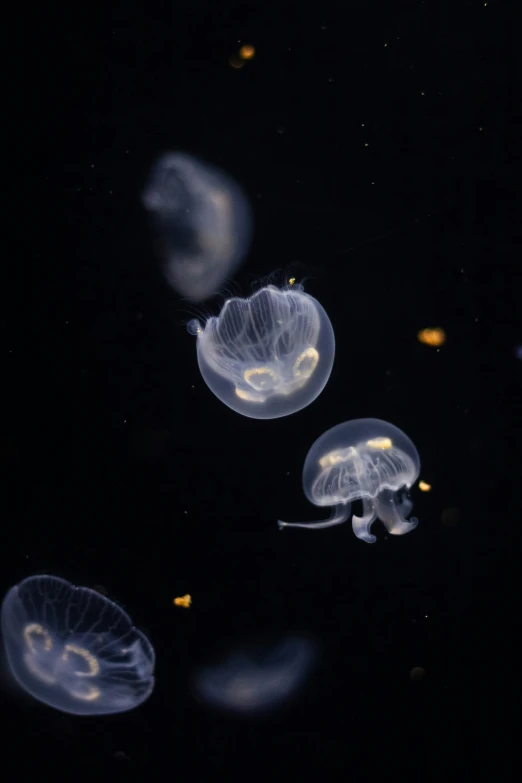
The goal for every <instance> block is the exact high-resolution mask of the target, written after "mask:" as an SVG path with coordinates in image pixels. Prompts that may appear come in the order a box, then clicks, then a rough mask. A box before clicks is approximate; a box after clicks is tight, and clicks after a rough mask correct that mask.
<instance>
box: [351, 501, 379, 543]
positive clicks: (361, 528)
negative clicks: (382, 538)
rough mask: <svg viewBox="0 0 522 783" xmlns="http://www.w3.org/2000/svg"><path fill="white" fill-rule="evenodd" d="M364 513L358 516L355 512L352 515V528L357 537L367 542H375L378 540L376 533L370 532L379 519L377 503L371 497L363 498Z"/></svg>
mask: <svg viewBox="0 0 522 783" xmlns="http://www.w3.org/2000/svg"><path fill="white" fill-rule="evenodd" d="M362 505H363V515H362V517H357V516H355V514H354V515H353V517H352V529H353V532H354V533H355V535H356V536H357V538H360V539H361V541H366V543H367V544H375V541H376V540H377V539H376V538H375V536H374V535H372V534H371V533H370V528H371V526H372V525H373V523H374V522H375V520H376V519H377V512H376V510H375V504H374V502H373V500H372V499H371V498H363V499H362Z"/></svg>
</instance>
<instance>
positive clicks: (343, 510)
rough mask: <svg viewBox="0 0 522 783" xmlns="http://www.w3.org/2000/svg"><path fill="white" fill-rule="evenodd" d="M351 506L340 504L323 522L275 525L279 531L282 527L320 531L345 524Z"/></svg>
mask: <svg viewBox="0 0 522 783" xmlns="http://www.w3.org/2000/svg"><path fill="white" fill-rule="evenodd" d="M350 510H351V504H350V503H340V504H339V505H338V506H335V507H334V508H333V509H332V513H331V514H330V518H329V519H325V520H324V522H281V520H278V522H277V524H278V526H279V530H282V529H283V528H284V527H307V528H310V529H311V530H322V529H323V528H325V527H333V526H334V525H340V524H341V523H342V522H346V520H347V519H348V517H349V516H350Z"/></svg>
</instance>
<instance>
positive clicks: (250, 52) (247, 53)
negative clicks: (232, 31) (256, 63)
mask: <svg viewBox="0 0 522 783" xmlns="http://www.w3.org/2000/svg"><path fill="white" fill-rule="evenodd" d="M255 53H256V48H255V46H252V44H245V45H244V46H242V47H241V49H240V50H239V56H240V57H241V59H242V60H253V59H254V55H255Z"/></svg>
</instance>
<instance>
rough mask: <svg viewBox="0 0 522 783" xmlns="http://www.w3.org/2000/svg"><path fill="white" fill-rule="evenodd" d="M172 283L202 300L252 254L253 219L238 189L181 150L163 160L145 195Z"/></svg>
mask: <svg viewBox="0 0 522 783" xmlns="http://www.w3.org/2000/svg"><path fill="white" fill-rule="evenodd" d="M143 204H144V206H145V208H146V209H147V210H148V211H149V212H150V213H151V216H152V219H153V224H154V228H155V230H156V235H157V240H158V247H159V252H160V254H161V256H162V258H163V260H164V262H165V271H166V275H167V279H168V280H169V282H170V284H171V285H172V286H173V287H174V288H175V289H176V290H177V291H178V293H180V294H181V295H182V296H185V297H187V298H188V299H192V300H194V301H199V300H203V299H206V298H207V297H209V296H211V295H212V294H214V293H215V292H216V291H217V290H218V289H219V287H220V286H221V285H222V284H223V283H224V282H225V281H226V279H227V277H229V276H230V275H231V274H232V272H233V271H234V269H235V268H236V267H237V266H238V264H239V263H240V262H241V261H242V259H243V257H244V256H245V254H246V253H247V251H248V248H249V245H250V239H251V234H252V218H251V213H250V207H249V205H248V201H247V200H246V198H245V196H244V195H243V193H242V191H241V189H240V188H239V186H238V185H236V183H235V182H234V181H233V180H232V179H231V178H230V177H228V176H227V175H226V174H224V173H223V172H221V171H220V170H219V169H217V168H214V167H213V166H210V165H207V164H205V163H203V162H202V161H199V160H197V159H196V158H193V157H191V156H190V155H186V154H185V153H182V152H175V153H170V154H168V155H165V156H164V157H162V158H161V159H160V160H159V161H158V162H157V163H156V165H155V166H154V168H153V170H152V173H151V175H150V180H149V183H148V185H147V187H146V189H145V192H144V194H143Z"/></svg>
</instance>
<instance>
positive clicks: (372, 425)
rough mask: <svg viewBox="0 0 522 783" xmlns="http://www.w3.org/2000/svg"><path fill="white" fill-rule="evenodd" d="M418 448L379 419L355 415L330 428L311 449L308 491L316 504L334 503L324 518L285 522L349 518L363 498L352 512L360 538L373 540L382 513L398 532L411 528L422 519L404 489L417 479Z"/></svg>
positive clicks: (306, 476) (305, 477)
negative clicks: (373, 529) (414, 512)
mask: <svg viewBox="0 0 522 783" xmlns="http://www.w3.org/2000/svg"><path fill="white" fill-rule="evenodd" d="M419 471H420V459H419V455H418V453H417V449H416V448H415V446H414V445H413V443H412V442H411V440H410V439H409V438H408V436H407V435H405V434H404V432H402V431H401V430H400V429H399V428H398V427H394V425H393V424H389V423H388V422H387V421H381V420H380V419H354V420H353V421H345V422H344V423H343V424H338V425H337V426H336V427H332V428H331V429H330V430H327V431H326V432H325V433H324V434H323V435H321V437H320V438H318V439H317V440H316V441H315V443H314V444H313V446H312V447H311V449H310V451H309V452H308V454H307V456H306V460H305V464H304V467H303V488H304V491H305V495H306V497H307V498H308V500H310V502H311V503H313V504H314V505H315V506H334V508H333V510H332V512H331V515H330V518H329V519H327V520H325V521H324V522H302V523H299V522H293V523H290V522H281V521H279V522H278V525H279V527H280V528H283V527H306V528H311V529H315V530H318V529H320V528H325V527H331V526H332V525H338V524H340V523H341V522H346V520H347V519H348V517H349V516H350V512H351V503H352V501H354V500H361V501H362V507H363V515H362V516H361V517H358V516H355V514H354V515H353V516H352V528H353V532H354V533H355V535H356V536H357V538H361V539H362V540H363V541H366V542H367V543H368V544H373V543H374V542H375V540H376V538H375V536H374V535H372V534H371V533H370V528H371V526H372V524H373V523H374V522H375V520H376V519H380V520H381V522H383V524H384V525H385V527H386V528H387V530H388V533H391V534H392V535H395V536H401V535H403V534H404V533H409V532H410V530H413V529H414V528H415V527H417V524H418V520H417V519H416V518H415V517H412V518H411V519H410V520H409V521H408V520H407V519H406V517H407V515H408V514H409V513H410V511H411V508H412V503H411V501H410V500H409V499H408V498H407V497H405V491H406V490H407V489H409V488H410V487H411V486H412V485H413V484H414V483H415V481H416V480H417V477H418V475H419Z"/></svg>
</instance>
